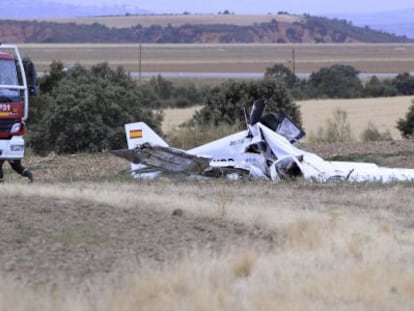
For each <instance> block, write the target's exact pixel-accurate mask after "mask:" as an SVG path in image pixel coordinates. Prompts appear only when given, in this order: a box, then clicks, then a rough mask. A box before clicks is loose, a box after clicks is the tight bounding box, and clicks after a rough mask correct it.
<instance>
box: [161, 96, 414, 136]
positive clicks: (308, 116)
mask: <svg viewBox="0 0 414 311" xmlns="http://www.w3.org/2000/svg"><path fill="white" fill-rule="evenodd" d="M413 100H414V96H399V97H382V98H361V99H321V100H306V101H298V102H297V104H298V105H299V106H300V110H301V113H302V126H303V128H304V129H305V131H306V133H307V134H308V135H309V134H310V133H311V132H313V133H316V132H317V130H318V128H319V127H320V126H322V127H324V126H325V122H326V120H327V119H328V118H332V115H333V112H334V111H335V110H336V109H341V110H344V111H346V112H347V115H348V121H349V123H350V125H351V131H352V133H353V135H354V138H355V139H356V140H358V139H359V137H360V135H361V133H362V132H363V131H364V130H365V129H366V128H367V127H368V123H369V122H372V123H373V124H374V125H375V126H376V127H377V128H378V130H379V131H380V132H384V131H387V130H389V131H390V133H391V135H392V137H393V138H394V139H401V135H400V132H399V131H398V130H397V128H396V125H397V121H398V120H399V119H400V118H405V115H406V113H407V112H408V108H409V107H410V106H411V105H412V101H413ZM197 109H200V107H193V108H187V109H165V110H164V112H165V116H164V123H163V125H162V128H163V130H164V131H165V132H168V131H171V130H172V129H174V127H176V126H178V125H180V124H182V123H183V122H185V121H187V120H189V119H190V118H191V117H192V115H193V114H194V112H195V111H196V110H197Z"/></svg>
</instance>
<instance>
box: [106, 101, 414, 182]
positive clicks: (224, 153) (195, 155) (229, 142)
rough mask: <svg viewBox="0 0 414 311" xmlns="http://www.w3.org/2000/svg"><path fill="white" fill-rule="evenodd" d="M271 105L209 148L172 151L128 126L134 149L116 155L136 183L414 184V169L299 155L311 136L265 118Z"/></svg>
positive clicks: (279, 116)
mask: <svg viewBox="0 0 414 311" xmlns="http://www.w3.org/2000/svg"><path fill="white" fill-rule="evenodd" d="M264 110H265V101H264V100H257V101H255V102H254V103H253V107H252V109H251V112H250V118H249V122H248V124H247V129H246V130H244V131H241V132H238V133H236V134H233V135H230V136H226V137H224V138H221V139H218V140H215V141H213V142H210V143H207V144H205V145H202V146H199V147H196V148H193V149H190V150H187V151H185V150H181V149H177V148H173V147H170V146H168V144H167V143H166V142H165V141H164V140H163V139H162V138H161V137H159V136H158V135H157V134H156V133H155V132H154V131H153V130H152V129H151V128H150V127H149V126H147V124H145V123H144V122H137V123H129V124H126V125H125V132H126V136H127V142H128V148H129V149H122V150H112V151H111V153H112V154H114V155H116V156H119V157H121V158H124V159H126V160H128V161H129V162H131V173H132V175H133V177H135V178H155V177H158V176H160V175H163V174H167V175H172V174H173V175H181V176H183V175H184V176H194V175H197V176H205V177H228V178H231V179H238V178H243V177H248V178H250V179H266V180H272V181H280V180H283V179H291V178H296V177H303V178H305V179H308V180H312V181H318V182H327V181H330V180H334V181H349V182H383V183H388V182H396V181H400V182H414V169H400V168H386V167H380V166H377V165H376V164H373V163H361V162H342V161H325V160H324V159H322V158H321V157H319V156H318V155H316V154H314V153H310V152H307V151H304V150H301V149H299V148H298V147H296V146H295V142H297V141H298V140H299V139H301V138H302V137H304V136H305V133H304V132H303V131H302V129H300V128H299V127H298V126H297V125H296V124H295V123H294V122H293V121H292V120H291V119H290V118H288V117H287V116H286V115H285V114H284V113H283V112H278V113H269V114H266V115H264V116H263V112H264Z"/></svg>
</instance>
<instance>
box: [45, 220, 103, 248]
mask: <svg viewBox="0 0 414 311" xmlns="http://www.w3.org/2000/svg"><path fill="white" fill-rule="evenodd" d="M49 240H50V241H52V242H55V243H56V242H57V243H62V244H64V245H76V244H102V243H105V242H106V241H107V240H108V236H107V235H106V234H105V233H103V232H102V231H101V230H100V229H99V227H98V225H97V224H96V223H94V222H85V223H82V224H76V225H73V226H68V227H66V228H64V229H63V230H62V231H61V232H60V233H59V234H55V235H53V236H51V237H49Z"/></svg>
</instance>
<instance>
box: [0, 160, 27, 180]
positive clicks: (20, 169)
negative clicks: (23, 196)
mask: <svg viewBox="0 0 414 311" xmlns="http://www.w3.org/2000/svg"><path fill="white" fill-rule="evenodd" d="M4 161H6V160H4V159H0V182H2V181H3V169H2V167H3V163H4ZM7 161H8V162H9V164H10V166H11V167H12V169H13V170H14V171H15V172H16V173H17V174H19V175H22V176H23V177H27V178H29V181H30V182H33V175H32V172H30V171H29V170H28V169H27V168H25V167H24V166H23V165H22V161H21V160H7Z"/></svg>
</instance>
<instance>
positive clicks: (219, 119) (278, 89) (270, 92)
mask: <svg viewBox="0 0 414 311" xmlns="http://www.w3.org/2000/svg"><path fill="white" fill-rule="evenodd" d="M257 99H264V100H266V101H267V108H266V110H267V111H269V112H276V111H279V110H282V111H284V112H285V113H286V114H287V115H288V116H289V117H290V118H292V120H294V121H295V122H296V123H298V124H301V115H300V110H299V106H297V105H296V104H295V103H294V102H293V101H292V99H291V97H290V96H289V94H288V92H287V90H286V89H285V87H284V85H283V83H282V82H280V81H276V80H274V79H265V80H259V81H233V80H228V81H226V82H225V83H223V84H221V85H219V86H216V87H213V88H211V89H210V90H209V91H208V92H206V94H205V96H204V101H203V104H204V106H203V108H202V109H201V110H200V111H197V112H196V114H195V115H194V117H193V118H192V120H191V121H190V123H189V124H190V125H205V126H210V125H212V126H217V125H219V124H221V123H224V124H229V125H233V124H239V125H240V126H241V127H243V128H244V127H245V124H246V115H247V116H248V115H249V113H250V109H251V107H252V104H253V102H254V101H255V100H257Z"/></svg>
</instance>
